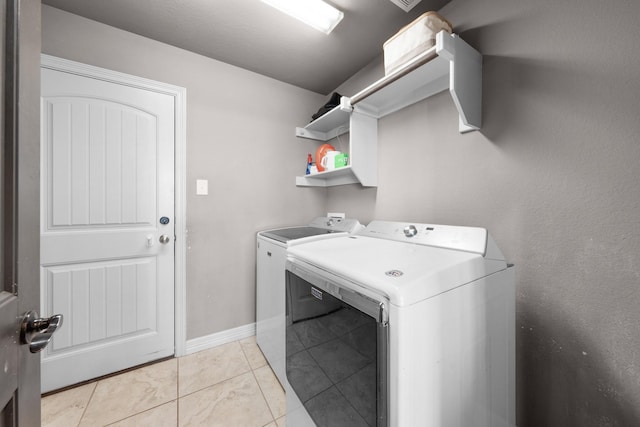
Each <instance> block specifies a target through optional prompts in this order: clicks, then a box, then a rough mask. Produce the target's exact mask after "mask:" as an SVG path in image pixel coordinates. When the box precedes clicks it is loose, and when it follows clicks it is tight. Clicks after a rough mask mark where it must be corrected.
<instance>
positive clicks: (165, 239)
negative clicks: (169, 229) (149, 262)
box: [158, 234, 171, 245]
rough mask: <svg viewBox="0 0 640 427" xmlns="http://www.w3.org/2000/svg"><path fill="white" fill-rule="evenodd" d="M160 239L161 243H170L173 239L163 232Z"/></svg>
mask: <svg viewBox="0 0 640 427" xmlns="http://www.w3.org/2000/svg"><path fill="white" fill-rule="evenodd" d="M158 240H159V241H160V243H162V244H163V245H166V244H167V243H169V242H170V241H171V239H170V238H169V236H167V235H166V234H163V235H162V236H160V238H159V239H158Z"/></svg>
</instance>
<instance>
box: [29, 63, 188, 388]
mask: <svg viewBox="0 0 640 427" xmlns="http://www.w3.org/2000/svg"><path fill="white" fill-rule="evenodd" d="M42 123H43V129H44V131H43V137H42V139H43V141H42V175H43V185H42V206H43V209H42V220H41V224H42V225H41V257H40V261H41V265H42V276H41V277H42V287H41V289H42V297H41V300H42V311H43V313H44V315H50V314H49V313H62V314H63V315H64V316H65V323H66V328H63V329H62V330H60V331H59V333H58V334H57V336H55V337H54V339H53V345H51V346H49V347H48V348H47V350H46V351H45V353H44V355H43V358H42V370H43V371H42V389H43V391H49V390H53V389H57V388H60V387H64V386H67V385H70V384H74V383H77V382H81V381H85V380H88V379H92V378H95V377H98V376H102V375H105V374H109V373H112V372H115V371H118V370H122V369H126V368H129V367H132V366H135V365H138V364H141V363H146V362H149V361H152V360H155V359H159V358H162V357H166V356H170V355H173V354H174V238H173V237H174V235H175V232H174V222H175V221H174V217H175V216H174V157H173V156H174V98H173V97H172V96H170V95H166V94H162V93H158V92H154V91H151V90H147V89H142V88H136V87H132V86H128V85H122V84H116V83H114V82H108V81H104V80H101V79H97V78H91V77H89V76H80V75H77V74H73V73H67V72H63V71H59V70H53V69H49V68H46V67H44V68H43V69H42ZM163 216H166V217H168V218H170V222H169V224H160V222H159V219H160V217H163ZM161 235H166V236H169V237H170V239H169V242H168V243H166V244H162V243H161V242H160V241H159V240H160V236H161Z"/></svg>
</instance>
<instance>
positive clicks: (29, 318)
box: [20, 310, 62, 353]
mask: <svg viewBox="0 0 640 427" xmlns="http://www.w3.org/2000/svg"><path fill="white" fill-rule="evenodd" d="M60 326H62V314H56V315H54V316H51V317H50V318H48V319H43V318H38V313H37V312H35V311H33V310H31V311H29V312H27V313H26V314H25V315H24V317H23V318H22V323H21V324H20V342H21V343H22V344H29V351H30V352H31V353H38V352H40V351H42V350H44V348H45V347H46V346H47V344H49V341H51V336H52V335H53V333H54V332H55V331H57V330H58V328H59V327H60Z"/></svg>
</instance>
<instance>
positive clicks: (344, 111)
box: [296, 31, 482, 187]
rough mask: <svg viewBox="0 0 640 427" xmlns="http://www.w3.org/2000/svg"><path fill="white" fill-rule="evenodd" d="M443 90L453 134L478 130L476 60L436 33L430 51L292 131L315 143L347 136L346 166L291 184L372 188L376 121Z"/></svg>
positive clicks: (452, 38)
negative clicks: (453, 116) (452, 108)
mask: <svg viewBox="0 0 640 427" xmlns="http://www.w3.org/2000/svg"><path fill="white" fill-rule="evenodd" d="M446 89H449V93H450V94H451V97H452V98H453V102H454V104H455V105H456V108H457V109H458V114H459V126H458V129H459V131H460V132H463V133H464V132H470V131H474V130H478V129H480V125H481V118H482V55H481V54H480V53H479V52H478V51H476V50H475V49H474V48H472V47H471V46H469V45H468V44H467V43H466V42H465V41H464V40H462V39H461V38H460V37H459V36H458V35H456V34H449V33H447V32H444V31H441V32H439V33H438V34H436V44H435V46H434V47H433V48H431V49H429V50H427V51H425V52H423V53H422V54H420V55H418V56H417V57H415V58H414V59H413V60H411V61H410V62H408V63H407V64H405V65H404V66H403V67H402V68H400V69H398V70H396V71H395V72H393V73H391V74H389V75H387V76H385V77H383V78H381V79H380V80H378V81H376V82H375V83H373V84H371V85H369V86H368V87H367V88H365V89H363V90H362V91H360V92H358V93H357V94H355V95H353V96H352V97H351V98H347V97H342V100H341V104H340V106H338V107H336V108H334V109H333V110H331V111H330V112H328V113H327V114H325V115H324V116H322V117H320V118H318V119H316V120H315V121H313V122H311V123H309V124H308V125H307V126H305V127H304V128H296V136H298V137H301V138H309V139H315V140H319V141H328V140H330V139H332V138H335V137H336V136H338V135H342V134H344V133H346V132H350V144H349V145H350V152H349V162H350V166H349V167H346V168H341V169H337V170H334V171H328V172H322V173H319V174H316V175H305V176H300V177H297V178H296V185H298V186H319V187H327V186H333V185H343V184H351V183H360V184H362V185H363V186H365V187H375V186H377V146H378V141H377V133H378V132H377V121H378V119H379V118H381V117H384V116H386V115H388V114H391V113H394V112H396V111H399V110H401V109H403V108H405V107H408V106H409V105H411V104H414V103H416V102H418V101H421V100H423V99H425V98H428V97H430V96H432V95H435V94H436V93H439V92H442V91H444V90H446Z"/></svg>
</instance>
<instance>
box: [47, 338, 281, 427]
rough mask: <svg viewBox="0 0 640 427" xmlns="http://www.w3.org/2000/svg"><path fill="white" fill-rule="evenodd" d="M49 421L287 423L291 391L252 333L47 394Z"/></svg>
mask: <svg viewBox="0 0 640 427" xmlns="http://www.w3.org/2000/svg"><path fill="white" fill-rule="evenodd" d="M42 426H45V427H58V426H60V427H71V426H81V427H84V426H91V427H97V426H118V427H129V426H154V427H156V426H157V427H163V426H167V427H169V426H172V427H173V426H180V427H182V426H206V427H215V426H224V427H228V426H234V427H265V426H266V427H284V426H285V395H284V391H283V390H282V387H281V386H280V383H279V382H278V380H277V378H276V376H275V375H274V374H273V371H272V370H271V367H269V365H268V364H267V362H266V360H265V358H264V356H263V355H262V352H261V351H260V348H259V347H258V345H257V344H256V341H255V337H250V338H246V339H243V340H240V341H235V342H232V343H229V344H225V345H222V346H219V347H215V348H212V349H209V350H204V351H201V352H198V353H194V354H191V355H188V356H184V357H180V358H176V359H171V360H167V361H164V362H159V363H156V364H153V365H148V366H145V367H142V368H139V369H136V370H133V371H129V372H125V373H122V374H119V375H116V376H113V377H109V378H106V379H102V380H99V381H96V382H92V383H89V384H85V385H82V386H79V387H76V388H72V389H70V390H66V391H62V392H60V393H55V394H52V395H49V396H47V397H44V398H43V399H42Z"/></svg>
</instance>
